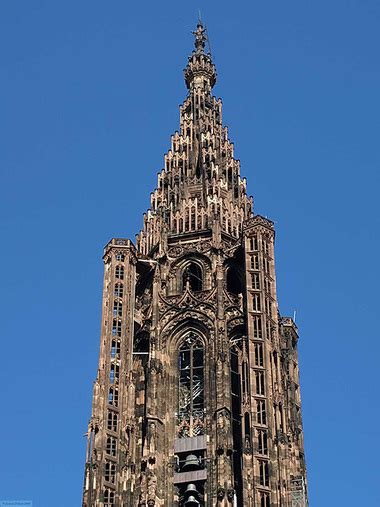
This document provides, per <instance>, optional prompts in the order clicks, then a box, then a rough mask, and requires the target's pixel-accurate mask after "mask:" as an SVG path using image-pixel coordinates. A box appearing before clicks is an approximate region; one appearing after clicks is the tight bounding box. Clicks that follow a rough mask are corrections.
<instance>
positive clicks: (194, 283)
mask: <svg viewBox="0 0 380 507" xmlns="http://www.w3.org/2000/svg"><path fill="white" fill-rule="evenodd" d="M182 283H183V288H185V287H186V285H187V284H189V288H190V289H191V290H192V291H193V292H197V291H200V290H202V289H203V279H202V269H201V267H200V266H199V265H198V264H196V263H195V262H191V263H190V264H188V265H187V266H186V267H185V269H184V271H183V280H182Z"/></svg>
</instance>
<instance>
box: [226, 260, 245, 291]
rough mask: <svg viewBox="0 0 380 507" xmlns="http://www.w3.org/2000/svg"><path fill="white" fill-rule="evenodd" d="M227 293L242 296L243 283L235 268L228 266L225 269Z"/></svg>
mask: <svg viewBox="0 0 380 507" xmlns="http://www.w3.org/2000/svg"><path fill="white" fill-rule="evenodd" d="M226 282H227V291H228V292H230V293H231V294H236V295H237V294H242V293H243V283H242V280H241V276H240V273H239V271H238V270H237V269H236V267H235V266H229V267H228V268H227V280H226Z"/></svg>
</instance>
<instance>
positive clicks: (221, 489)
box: [217, 486, 226, 502]
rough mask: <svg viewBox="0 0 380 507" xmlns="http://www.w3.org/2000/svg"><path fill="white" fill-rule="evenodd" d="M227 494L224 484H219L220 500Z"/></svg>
mask: <svg viewBox="0 0 380 507" xmlns="http://www.w3.org/2000/svg"><path fill="white" fill-rule="evenodd" d="M225 494H226V490H225V489H224V488H223V487H222V486H218V492H217V497H218V500H219V501H220V502H221V501H222V500H223V498H224V496H225Z"/></svg>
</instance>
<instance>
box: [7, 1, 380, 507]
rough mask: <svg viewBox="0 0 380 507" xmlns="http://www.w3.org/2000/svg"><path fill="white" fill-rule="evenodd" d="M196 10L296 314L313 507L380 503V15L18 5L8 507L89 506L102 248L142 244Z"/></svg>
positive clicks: (221, 4) (11, 87)
mask: <svg viewBox="0 0 380 507" xmlns="http://www.w3.org/2000/svg"><path fill="white" fill-rule="evenodd" d="M198 9H200V10H201V14H202V17H203V19H204V21H205V23H206V25H207V28H208V32H209V37H210V45H211V49H212V54H213V59H214V62H215V64H216V66H217V71H218V82H217V85H216V86H215V88H214V92H215V95H216V96H220V97H222V98H223V121H224V123H225V124H226V125H228V126H229V133H230V137H231V139H232V140H233V141H234V143H235V155H236V156H237V157H238V158H239V159H240V160H241V167H242V175H244V176H246V177H247V179H248V190H249V193H250V194H252V195H253V196H254V201H255V212H256V213H259V214H261V215H264V216H267V217H269V218H271V219H272V220H274V222H275V226H276V269H277V284H278V292H279V300H280V310H281V313H282V314H283V315H291V316H292V315H293V314H294V312H295V311H296V319H297V325H298V327H299V333H300V341H299V353H300V371H301V395H302V402H303V421H304V432H305V445H306V461H307V467H308V483H309V499H310V506H311V507H329V506H344V507H350V506H357V505H368V506H371V507H372V506H375V505H380V496H379V490H378V488H377V483H378V478H379V466H378V454H379V451H380V449H379V441H380V438H379V437H380V435H379V417H380V409H379V402H378V392H379V381H378V372H379V357H380V344H379V343H380V342H379V338H380V337H379V326H378V314H379V312H378V281H379V258H380V255H379V254H380V252H379V250H380V248H379V246H380V241H379V234H378V231H379V221H380V216H379V211H378V206H379V197H378V194H379V183H380V182H379V166H380V155H379V133H380V132H379V131H380V128H379V127H380V120H379V119H380V100H379V90H380V66H379V48H380V23H379V21H380V3H379V2H378V0H357V1H354V0H351V1H349V0H346V1H343V0H334V1H331V0H318V1H316V0H314V1H310V0H307V1H305V0H290V1H287V2H284V1H280V0H277V1H275V0H267V1H265V2H262V1H260V2H259V1H257V0H251V1H246V2H242V1H240V0H236V1H234V2H229V1H226V0H219V1H218V2H206V1H203V0H198V3H193V2H174V1H166V2H165V1H163V2H153V1H147V2H127V1H121V0H114V1H112V2H100V1H99V0H92V1H88V0H82V1H81V2H78V1H74V0H66V1H65V2H59V1H54V0H45V1H42V0H34V1H30V0H13V1H12V0H8V1H7V0H3V1H2V2H1V5H0V47H1V58H0V111H1V113H0V171H1V185H0V227H1V241H2V247H1V250H0V252H1V253H0V256H1V257H0V258H1V266H2V274H1V284H0V285H1V288H0V299H1V300H0V305H1V306H0V307H1V310H2V311H1V314H2V316H1V322H0V332H1V358H2V361H1V368H0V400H1V404H2V414H3V415H2V417H1V418H0V435H1V447H0V448H1V451H2V452H1V454H2V459H1V461H0V500H21V499H22V500H32V501H33V507H75V506H79V505H80V504H81V492H82V484H83V470H84V461H85V440H86V439H85V438H84V434H85V433H86V430H87V422H88V419H89V417H90V410H91V395H92V392H91V391H92V382H93V380H94V378H95V375H96V369H97V360H98V351H99V330H100V310H101V294H102V276H103V265H102V248H103V246H104V245H105V244H106V243H107V242H108V240H109V239H110V238H112V237H129V238H132V239H133V238H134V235H135V233H136V232H138V230H139V228H140V226H141V223H142V213H143V212H144V211H145V209H146V208H147V207H148V206H149V194H150V192H151V191H152V190H153V189H154V187H155V185H156V179H157V172H158V171H160V170H161V168H162V167H163V155H164V153H165V152H166V151H167V149H168V148H169V146H170V135H171V134H172V133H173V132H174V131H175V130H176V129H178V127H179V110H178V106H179V104H180V103H181V102H182V101H183V99H184V98H185V96H186V88H185V85H184V82H183V74H182V69H183V68H184V66H185V65H186V62H187V56H188V55H189V54H190V52H191V50H192V35H191V31H192V30H193V29H194V27H195V24H196V21H197V15H198ZM16 303H17V305H16ZM15 305H16V306H15Z"/></svg>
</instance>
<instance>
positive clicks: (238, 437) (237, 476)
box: [230, 346, 243, 507]
mask: <svg viewBox="0 0 380 507" xmlns="http://www.w3.org/2000/svg"><path fill="white" fill-rule="evenodd" d="M230 368H231V415H232V440H233V450H234V452H233V454H232V463H233V474H234V489H235V491H236V492H237V505H238V507H243V503H242V502H243V499H242V494H241V492H242V485H243V484H242V480H243V478H242V447H243V442H242V416H241V351H240V350H239V349H238V347H237V346H233V347H231V349H230Z"/></svg>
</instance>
